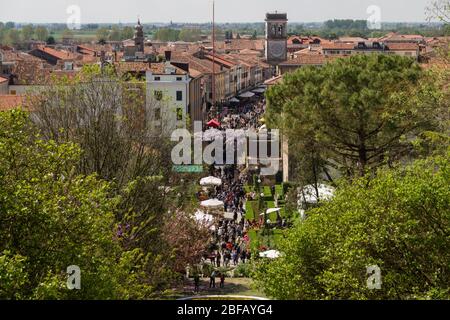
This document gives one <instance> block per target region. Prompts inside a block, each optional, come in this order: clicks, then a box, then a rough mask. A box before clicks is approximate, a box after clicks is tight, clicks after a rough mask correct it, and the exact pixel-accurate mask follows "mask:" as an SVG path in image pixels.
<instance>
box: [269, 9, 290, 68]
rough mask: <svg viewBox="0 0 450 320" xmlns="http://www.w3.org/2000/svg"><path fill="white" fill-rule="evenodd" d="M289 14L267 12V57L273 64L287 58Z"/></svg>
mask: <svg viewBox="0 0 450 320" xmlns="http://www.w3.org/2000/svg"><path fill="white" fill-rule="evenodd" d="M287 22H288V19H287V14H286V13H278V12H275V13H267V14H266V59H267V62H268V63H269V64H271V65H278V64H279V63H280V62H283V61H286V60H287Z"/></svg>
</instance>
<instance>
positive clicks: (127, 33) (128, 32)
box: [120, 27, 134, 40]
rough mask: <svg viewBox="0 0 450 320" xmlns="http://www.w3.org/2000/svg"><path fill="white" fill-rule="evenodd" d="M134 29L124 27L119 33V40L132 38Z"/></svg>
mask: <svg viewBox="0 0 450 320" xmlns="http://www.w3.org/2000/svg"><path fill="white" fill-rule="evenodd" d="M133 34H134V30H133V28H132V27H125V28H123V29H122V31H121V33H120V39H121V40H127V39H131V38H133Z"/></svg>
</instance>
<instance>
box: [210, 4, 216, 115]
mask: <svg viewBox="0 0 450 320" xmlns="http://www.w3.org/2000/svg"><path fill="white" fill-rule="evenodd" d="M215 11H216V8H215V1H214V0H213V21H212V56H213V59H212V62H213V67H212V87H211V88H212V106H211V109H212V110H213V111H216V26H215V24H216V14H215Z"/></svg>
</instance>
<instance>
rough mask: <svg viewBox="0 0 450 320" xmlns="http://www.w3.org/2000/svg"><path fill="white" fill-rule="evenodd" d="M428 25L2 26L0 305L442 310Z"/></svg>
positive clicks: (440, 125)
mask: <svg viewBox="0 0 450 320" xmlns="http://www.w3.org/2000/svg"><path fill="white" fill-rule="evenodd" d="M142 14H143V13H142ZM424 14H425V13H424ZM427 14H428V15H430V18H433V19H434V20H433V21H435V22H428V23H393V22H392V23H382V24H380V25H379V26H377V27H373V26H371V25H370V23H368V22H367V21H365V20H350V19H349V20H339V19H336V20H329V21H326V22H324V23H303V24H302V23H299V22H295V21H290V20H289V12H281V11H280V12H278V11H273V12H267V14H266V15H265V16H261V20H260V21H259V22H256V23H217V22H215V20H214V19H213V21H212V22H211V23H205V24H194V23H174V22H170V23H165V24H156V23H146V22H144V20H143V19H142V18H137V19H136V22H134V23H133V24H130V23H128V24H126V23H125V24H123V23H120V24H95V23H90V24H82V25H80V26H78V27H77V28H72V29H71V28H68V27H67V26H66V25H65V24H56V23H53V24H52V23H48V24H32V23H14V22H0V300H10V299H12V300H16V299H26V300H28V299H32V300H34V299H45V300H47V299H51V300H55V299H56V300H59V299H61V300H64V299H80V300H98V299H120V300H122V299H124V300H128V299H132V300H151V299H187V300H196V299H220V300H226V299H231V300H232V299H242V298H244V299H247V300H252V299H259V300H261V299H266V300H267V299H277V300H322V299H324V300H329V299H335V300H343V299H350V300H372V299H373V300H392V299H395V300H398V299H399V300H403V299H404V300H408V299H413V300H415V299H419V300H430V299H433V300H434V299H435V300H442V299H444V300H447V299H450V250H449V248H450V188H449V186H450V138H449V137H450V103H449V102H450V69H449V66H450V54H449V52H450V51H449V50H450V19H448V17H449V16H450V5H449V4H448V2H447V1H445V0H444V1H442V0H437V1H434V2H432V4H430V7H429V8H428V10H427ZM446 17H447V18H446ZM187 20H188V17H187Z"/></svg>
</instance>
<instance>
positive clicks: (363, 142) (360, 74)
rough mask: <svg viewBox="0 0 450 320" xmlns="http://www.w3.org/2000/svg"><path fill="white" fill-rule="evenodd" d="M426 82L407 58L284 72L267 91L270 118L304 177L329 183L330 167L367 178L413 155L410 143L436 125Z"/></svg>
mask: <svg viewBox="0 0 450 320" xmlns="http://www.w3.org/2000/svg"><path fill="white" fill-rule="evenodd" d="M426 78H427V77H426V74H425V73H424V72H423V71H421V69H420V67H419V66H418V65H417V63H415V62H414V61H413V60H412V59H409V58H403V57H399V56H387V55H370V56H367V55H355V56H352V57H350V58H347V59H337V60H336V61H334V62H332V63H328V64H326V65H325V66H324V67H323V68H320V69H318V68H314V67H309V68H301V69H299V70H298V71H296V72H295V73H292V74H287V75H286V76H285V78H284V81H283V83H281V84H280V85H277V86H275V87H273V88H271V89H270V90H269V92H268V95H267V98H268V111H267V113H268V114H267V116H266V118H267V119H268V122H269V125H270V126H271V127H278V128H281V129H282V130H283V131H284V132H285V134H286V135H287V137H288V139H289V141H290V143H291V147H292V148H291V149H293V150H296V156H297V157H298V160H299V161H298V162H300V163H303V164H304V167H302V168H297V170H299V171H300V174H299V175H300V176H306V177H310V178H309V179H308V180H314V181H313V182H315V181H317V180H318V177H319V176H323V175H326V177H327V178H328V180H332V179H333V174H332V173H330V172H328V171H329V170H330V168H331V169H335V170H338V172H339V173H341V174H344V175H346V176H349V177H352V176H357V175H359V176H363V175H364V174H365V173H366V172H367V171H373V170H375V169H377V168H378V167H380V166H381V165H384V164H386V163H392V162H395V161H396V160H399V159H402V158H403V157H404V156H405V154H410V153H411V151H412V149H413V148H412V144H411V141H412V140H413V139H414V138H415V137H417V136H418V135H420V134H421V133H422V132H423V131H425V130H427V129H431V128H433V115H434V112H435V110H436V105H437V100H438V99H437V98H436V93H435V92H436V88H434V87H433V85H432V82H430V81H425V80H426ZM335 177H336V175H335V176H334V178H335Z"/></svg>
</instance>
